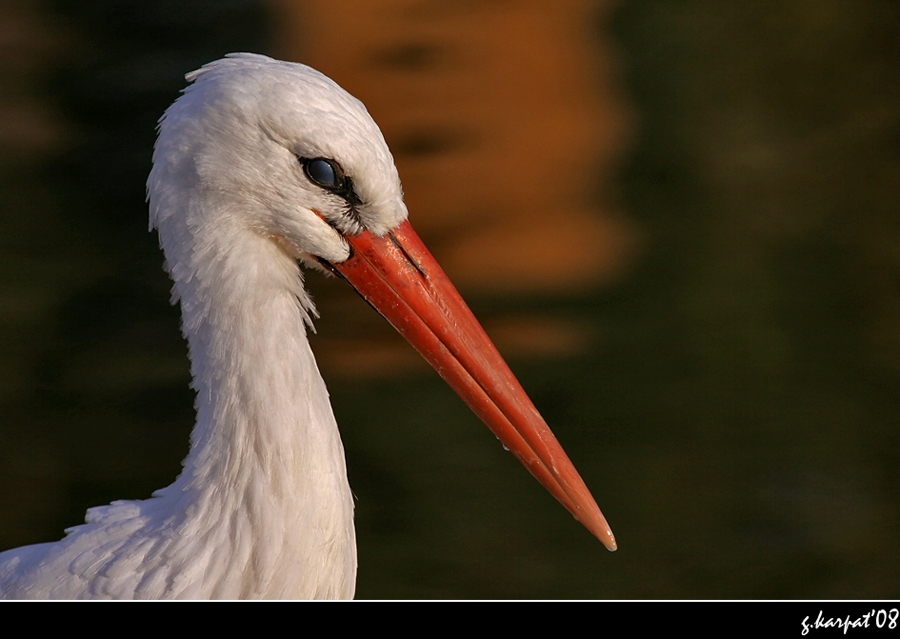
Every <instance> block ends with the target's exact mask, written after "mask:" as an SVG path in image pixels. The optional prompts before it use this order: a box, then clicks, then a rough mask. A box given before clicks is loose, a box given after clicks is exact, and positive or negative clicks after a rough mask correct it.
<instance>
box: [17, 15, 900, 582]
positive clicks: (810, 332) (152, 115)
mask: <svg viewBox="0 0 900 639" xmlns="http://www.w3.org/2000/svg"><path fill="white" fill-rule="evenodd" d="M420 4H422V5H430V4H432V3H429V2H422V3H420ZM341 10H343V11H352V9H350V8H343V9H341ZM0 11H2V12H4V16H0V20H2V22H3V24H4V28H3V30H2V31H0V69H2V71H0V109H2V110H0V114H5V115H3V119H4V121H5V124H4V125H3V126H2V127H0V145H2V147H0V151H2V155H0V225H2V232H0V241H2V251H0V323H2V330H0V361H2V362H3V367H2V372H0V407H2V410H0V548H3V549H5V548H8V547H14V546H17V545H22V544H26V543H34V542H39V541H50V540H53V539H57V538H59V537H60V536H61V533H62V530H63V528H65V527H67V526H71V525H75V524H77V523H80V522H81V521H83V516H84V511H85V509H86V508H88V507H90V506H95V505H100V504H104V503H108V502H109V501H112V500H114V499H120V498H129V499H138V498H145V497H147V496H149V494H150V493H151V492H152V491H153V490H154V489H156V488H160V487H162V486H165V485H167V484H168V483H170V482H171V481H172V480H173V479H174V477H175V475H176V474H177V473H178V471H179V469H180V461H181V459H182V458H183V457H184V455H185V453H186V451H187V441H188V433H189V431H190V427H191V425H192V423H193V410H192V395H191V393H190V391H189V390H188V387H187V385H188V382H189V377H188V364H187V360H186V349H185V347H184V344H183V341H182V339H181V336H180V334H179V330H178V321H179V320H178V312H177V310H176V309H174V308H172V307H171V306H169V304H168V289H169V283H168V281H167V279H166V276H165V274H164V273H163V271H162V269H161V268H160V267H161V262H162V259H161V255H160V253H159V251H158V248H157V241H156V237H155V235H151V234H148V233H147V221H146V220H147V216H146V205H145V203H144V180H145V179H146V174H147V172H148V170H149V162H150V149H151V148H152V144H153V139H154V125H155V122H156V120H157V118H158V117H159V115H160V114H161V113H162V112H163V110H164V109H165V108H166V106H167V105H168V104H169V103H171V101H172V100H173V99H174V98H175V97H176V96H177V92H178V90H180V88H182V87H183V84H184V82H183V79H182V78H183V74H184V73H185V72H187V71H189V70H192V69H194V68H196V67H198V66H200V65H201V64H203V63H205V62H208V61H210V60H212V59H215V58H218V57H221V55H223V54H224V53H227V52H230V51H235V50H251V51H257V52H261V53H273V54H274V53H277V51H275V50H274V45H273V44H272V32H273V30H272V27H271V22H272V18H271V16H272V15H273V13H272V12H271V10H270V9H269V8H267V7H265V6H262V5H259V4H256V3H253V2H250V1H248V0H231V1H229V2H212V1H208V2H207V1H203V0H189V1H187V2H174V1H168V0H156V1H147V2H142V3H134V2H128V1H126V0H88V1H81V2H74V1H71V0H55V1H45V2H37V1H33V2H32V1H26V0H7V3H6V6H5V8H2V9H0ZM596 14H597V18H596V20H594V22H592V23H591V24H590V25H589V27H590V28H591V29H594V30H595V31H596V33H597V37H598V38H603V39H606V40H608V41H610V40H611V41H612V43H613V48H614V51H615V53H616V55H617V56H618V58H617V63H616V64H617V68H618V69H619V72H618V81H619V82H620V84H621V86H620V90H621V91H622V92H623V94H625V95H627V96H628V98H627V99H628V101H629V102H630V105H629V106H630V109H631V110H632V116H631V117H632V118H633V123H632V125H631V126H632V128H633V133H632V134H631V138H630V147H629V150H628V153H627V157H626V159H625V160H624V161H622V162H621V163H620V165H619V170H618V173H617V174H616V176H615V179H614V180H613V186H612V188H611V189H610V188H609V187H608V186H604V187H603V189H602V190H603V193H599V192H598V194H597V197H603V198H607V199H608V198H612V199H613V200H615V201H616V203H617V206H618V207H619V208H620V209H621V210H622V211H623V212H624V213H625V214H626V215H627V216H628V217H629V219H630V220H632V222H633V223H634V225H635V227H636V228H638V229H640V233H641V237H642V241H641V246H642V248H641V250H640V253H639V255H638V257H637V258H636V259H635V262H634V264H633V265H632V266H631V267H630V271H629V273H628V274H627V276H626V277H623V278H621V280H620V281H618V282H617V283H616V284H615V285H611V286H606V287H604V288H600V289H597V290H595V291H594V292H589V293H580V294H575V295H555V296H552V295H530V296H522V295H519V296H515V297H506V298H504V297H496V296H488V295H477V294H476V295H475V297H474V299H472V300H471V301H472V306H473V308H474V309H475V311H476V313H477V314H480V315H483V316H485V317H486V318H488V319H490V318H491V317H497V316H500V317H504V316H509V315H511V314H515V313H520V312H522V313H526V314H527V313H544V314H549V315H553V316H557V317H564V318H567V319H568V320H571V321H572V322H576V323H580V324H581V325H586V326H590V327H591V333H592V334H594V335H596V336H599V337H597V338H596V339H593V340H589V342H588V344H589V345H588V346H585V347H583V348H582V349H581V351H580V352H579V353H578V354H576V355H571V356H568V357H565V358H559V357H557V358H552V359H546V358H543V359H542V358H540V357H524V356H523V357H513V358H512V359H511V364H512V365H513V368H514V369H515V370H516V372H517V373H518V374H519V375H520V379H521V381H522V383H523V385H524V386H525V388H526V389H528V390H529V392H530V394H531V395H532V398H533V399H534V401H535V403H536V405H537V406H538V407H539V409H540V410H541V411H542V412H543V414H544V416H545V417H546V419H547V421H548V423H550V424H551V426H552V427H553V428H554V431H555V432H556V433H557V435H558V436H559V438H560V440H561V441H562V442H563V444H564V446H565V447H566V449H567V450H568V451H569V452H570V456H571V457H572V459H573V461H574V462H575V464H576V466H578V468H579V469H580V470H581V472H582V474H583V476H584V478H585V480H586V482H587V483H588V485H589V486H591V487H592V489H593V491H594V494H595V496H596V497H597V500H598V502H599V504H600V506H601V508H602V509H603V511H604V513H605V514H606V515H607V517H608V518H609V520H610V523H611V525H612V527H613V530H614V531H615V533H616V536H617V538H618V540H619V542H620V550H619V551H618V552H617V553H615V554H609V553H607V552H606V551H604V550H603V549H602V547H601V546H600V544H599V543H598V542H597V541H596V540H594V539H593V538H592V537H590V536H589V535H588V534H587V533H586V532H585V531H584V530H582V529H581V527H580V526H579V525H577V524H576V523H575V522H573V521H572V519H571V518H570V517H569V516H568V515H567V514H566V513H565V512H564V511H563V510H562V509H560V508H559V506H558V505H557V504H556V503H555V502H554V501H553V500H552V498H550V497H549V496H547V495H546V494H545V492H544V490H543V489H542V488H540V486H539V485H538V484H536V483H535V482H534V480H533V479H532V478H531V477H530V476H528V475H527V473H525V472H524V471H523V470H522V469H521V467H519V465H518V464H517V463H516V462H515V461H514V460H513V459H512V457H511V456H509V455H507V454H506V453H504V451H503V450H502V448H501V447H500V446H498V445H497V444H496V441H495V440H494V438H493V437H492V436H490V435H489V434H488V433H487V432H486V431H485V430H484V428H483V426H481V425H480V424H479V423H478V422H477V420H476V418H474V417H473V416H472V415H470V414H469V412H468V409H467V408H466V407H465V406H464V405H463V404H462V402H460V401H459V400H458V399H457V398H456V397H455V396H454V395H453V393H452V392H451V391H450V390H449V389H448V388H446V387H445V385H444V384H443V382H441V381H440V380H439V379H438V378H437V377H436V376H435V375H432V374H430V373H422V374H417V373H414V372H413V373H407V374H405V375H401V376H393V377H384V378H381V379H378V378H371V377H370V378H357V379H347V378H340V377H338V378H337V379H335V380H327V381H329V388H330V390H331V393H332V398H333V403H334V405H335V413H336V415H337V418H338V423H339V424H341V427H342V434H343V437H344V442H345V446H346V450H347V458H348V468H349V474H350V478H351V483H352V486H353V488H354V492H355V494H356V495H357V497H358V503H357V531H358V533H357V535H358V540H359V561H360V570H359V586H358V591H357V596H358V597H360V598H398V597H400V598H435V597H439V598H473V597H479V598H522V597H527V598H558V597H566V598H792V599H793V598H897V597H900V576H898V574H900V559H898V553H897V551H896V547H897V543H898V541H900V526H898V524H900V522H898V504H900V499H898V493H900V481H898V477H900V475H898V461H900V459H898V456H900V455H898V452H900V429H898V419H900V215H898V206H897V197H898V194H900V81H898V74H900V38H898V37H897V34H898V27H900V4H898V3H896V2H894V1H893V0H817V1H816V2H811V1H809V0H779V1H775V0H770V1H761V2H754V3H730V2H715V1H712V0H685V1H680V2H676V1H672V0H665V1H664V0H640V1H638V0H634V1H630V2H629V1H622V2H620V3H618V5H617V6H615V8H614V9H613V10H612V11H611V12H610V10H609V9H608V8H604V9H602V10H601V8H598V9H597V12H596ZM309 28H314V25H310V27H309ZM301 61H302V60H301ZM338 80H339V81H340V78H338ZM547 173H548V175H547V179H548V180H565V179H566V167H565V166H553V167H548V171H547ZM401 177H402V176H401ZM598 182H599V180H598ZM503 186H504V185H498V188H503ZM459 188H460V189H465V185H460V187H459ZM599 190H600V187H598V191H599ZM610 190H611V193H612V194H610ZM320 279H321V278H316V277H311V278H310V280H311V281H310V285H311V286H313V287H319V288H316V289H314V290H316V291H317V295H319V296H321V297H322V298H324V300H325V306H327V300H328V299H329V296H330V293H329V292H328V291H329V288H328V284H327V283H324V286H323V283H322V282H320V281H316V280H320ZM359 308H360V311H359V312H360V313H361V314H366V313H368V312H369V309H368V308H366V307H365V305H363V304H362V303H360V306H359ZM333 315H334V314H333ZM340 319H341V318H340V317H334V316H328V315H327V314H326V313H324V311H323V318H322V320H320V322H319V327H320V339H327V337H328V335H329V331H336V332H340V330H341V329H340ZM330 326H333V327H334V328H329V327H330Z"/></svg>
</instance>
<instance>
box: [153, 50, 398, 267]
mask: <svg viewBox="0 0 900 639" xmlns="http://www.w3.org/2000/svg"><path fill="white" fill-rule="evenodd" d="M186 77H187V80H188V81H189V82H191V84H190V85H189V86H188V87H187V88H186V89H185V90H184V95H182V96H181V97H180V98H179V99H178V100H177V101H176V102H175V103H174V104H173V105H172V106H171V107H170V108H169V109H168V110H167V111H166V113H165V115H164V116H163V118H162V119H161V120H160V125H159V139H158V140H157V143H156V147H155V150H154V154H153V171H152V172H151V174H150V178H149V180H148V192H149V197H150V209H151V212H150V214H151V225H152V226H155V227H158V228H160V229H161V227H162V226H164V225H165V219H166V218H167V217H168V216H170V215H173V214H176V212H177V214H179V215H181V216H183V217H187V218H192V225H193V226H199V225H201V224H202V223H203V222H204V220H200V219H198V218H199V216H201V215H209V216H215V218H216V219H215V220H214V222H215V223H216V224H223V223H231V222H234V223H237V224H239V225H243V226H245V227H247V228H250V229H252V230H255V231H257V232H259V233H263V234H266V235H269V236H272V237H275V238H278V239H279V240H280V241H281V242H283V244H284V246H285V247H287V248H288V249H289V250H291V251H292V252H293V253H294V254H295V257H297V258H299V259H302V260H303V261H304V262H306V263H307V264H315V263H316V262H315V260H314V259H312V258H323V259H325V260H328V261H329V262H342V261H343V260H345V259H346V258H347V257H348V256H349V254H350V249H349V246H348V245H347V242H346V241H345V239H344V238H345V236H346V235H355V234H357V233H359V232H361V231H363V230H367V231H371V232H373V233H375V234H376V235H379V236H381V235H384V234H385V233H386V232H387V231H388V230H390V229H392V228H394V227H396V226H397V225H398V224H399V223H400V222H402V221H403V220H405V219H406V217H407V210H406V205H405V204H404V202H403V191H402V189H401V187H400V178H399V177H398V175H397V169H396V167H395V166H394V160H393V157H392V156H391V153H390V151H389V150H388V146H387V144H386V143H385V141H384V136H382V134H381V130H380V129H379V128H378V126H377V125H376V124H375V122H374V121H373V120H372V117H371V116H370V115H369V113H368V111H366V108H365V106H363V104H362V102H360V101H359V100H357V99H356V98H354V97H353V96H352V95H350V94H349V93H347V92H346V91H344V90H343V89H342V88H341V87H339V86H338V85H337V84H336V83H335V82H333V81H332V80H330V79H329V78H327V77H326V76H324V75H322V74H321V73H319V72H318V71H316V70H314V69H311V68H309V67H307V66H304V65H302V64H296V63H291V62H281V61H278V60H273V59H271V58H268V57H266V56H262V55H256V54H250V53H237V54H231V55H229V56H228V57H226V58H224V59H222V60H217V61H215V62H211V63H210V64H207V65H205V66H204V67H202V68H201V69H198V70H197V71H194V72H192V73H189V74H188V75H187V76H186ZM188 201H194V202H195V203H196V202H199V201H203V202H210V201H215V202H216V205H215V206H214V207H200V206H197V205H195V206H193V207H190V208H186V207H185V206H184V203H185V202H188ZM205 209H211V210H205ZM161 230H162V229H161Z"/></svg>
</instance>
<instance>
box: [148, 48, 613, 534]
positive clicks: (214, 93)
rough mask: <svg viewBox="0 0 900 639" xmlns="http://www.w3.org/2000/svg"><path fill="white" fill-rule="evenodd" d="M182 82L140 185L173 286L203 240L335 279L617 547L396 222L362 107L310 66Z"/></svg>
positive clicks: (221, 72)
mask: <svg viewBox="0 0 900 639" xmlns="http://www.w3.org/2000/svg"><path fill="white" fill-rule="evenodd" d="M187 79H188V80H189V81H190V82H191V83H192V84H191V85H190V86H189V87H188V88H187V89H185V91H184V95H183V96H181V97H180V98H179V99H178V100H177V101H176V102H175V103H174V104H173V105H172V107H170V108H169V110H168V111H166V114H165V115H164V116H163V119H162V120H161V121H160V133H159V140H158V141H157V144H156V148H155V151H154V155H153V170H152V172H151V174H150V178H149V180H148V193H149V199H150V215H151V225H153V226H156V227H157V228H158V229H159V232H160V240H161V243H162V244H163V247H164V249H165V251H166V256H167V259H168V260H169V261H170V263H169V268H170V271H172V275H173V278H175V279H176V282H178V281H179V278H181V280H182V281H189V280H191V279H192V278H194V275H195V274H196V273H197V272H198V271H200V270H202V269H203V268H204V266H205V265H206V263H207V262H204V260H203V259H202V258H197V257H196V256H197V255H201V256H202V255H203V254H204V248H203V247H204V246H207V245H209V244H211V243H212V242H211V241H210V240H209V239H208V238H213V237H214V238H216V242H218V247H217V249H218V250H219V251H220V252H221V251H222V250H223V246H222V245H227V244H228V242H229V241H231V240H233V239H234V238H239V237H242V236H243V237H245V236H246V233H247V232H252V233H257V234H260V235H263V236H265V237H270V238H272V239H273V241H275V242H277V243H278V244H279V245H281V246H282V247H283V248H285V249H286V250H287V251H288V252H289V253H290V254H291V255H292V256H293V257H296V258H298V259H301V260H303V261H304V262H306V263H308V264H313V265H315V266H317V267H319V268H324V269H326V270H328V271H330V272H332V273H334V274H335V275H337V276H338V277H341V278H343V279H345V280H346V281H347V282H348V283H349V284H350V285H351V286H352V287H353V288H355V289H356V290H357V292H359V293H360V295H362V296H363V297H364V298H365V299H366V300H367V301H368V302H369V303H370V304H371V305H372V306H374V307H375V308H376V309H377V310H378V311H379V312H380V313H381V314H382V315H384V317H385V318H386V319H387V320H388V321H389V322H391V324H393V326H394V327H395V328H396V329H397V330H398V331H399V332H400V333H401V334H402V335H403V336H404V337H406V338H407V339H408V340H409V341H410V342H411V343H412V345H413V346H414V347H415V348H416V349H417V350H418V351H419V353H421V354H422V356H423V357H425V359H426V360H428V362H429V363H430V364H431V365H432V366H434V368H435V369H436V370H437V371H438V372H439V373H440V374H441V376H442V377H443V378H444V379H445V380H446V381H447V382H448V383H449V384H450V386H451V387H453V389H454V390H456V392H457V393H459V395H460V396H461V397H462V398H463V400H464V401H465V402H466V403H467V404H469V406H470V407H471V408H472V409H473V410H474V411H475V413H477V414H478V416H479V417H481V418H482V420H484V422H485V423H486V424H487V425H488V427H489V428H490V429H491V430H492V431H493V432H494V433H495V434H496V435H497V437H498V438H499V439H500V440H501V441H502V442H503V444H504V445H505V447H506V448H507V449H509V450H510V451H511V452H512V453H513V454H515V455H516V456H517V457H518V458H519V460H520V461H522V463H523V464H525V466H526V467H527V468H528V470H529V471H530V472H531V473H532V474H533V475H534V476H535V477H536V478H537V479H538V480H539V481H540V482H541V483H542V484H543V485H544V486H545V487H546V488H547V489H548V490H549V491H550V492H551V493H552V494H553V496H554V497H556V498H557V499H558V500H559V501H560V502H562V503H563V505H564V506H565V507H566V508H567V509H568V510H569V511H570V512H571V513H572V514H573V515H574V516H575V517H576V518H577V519H578V520H579V521H581V522H582V523H583V524H584V525H585V526H586V527H587V528H588V529H589V530H590V531H591V532H592V533H593V534H594V535H596V536H597V537H598V538H600V540H601V541H602V542H603V543H604V544H605V545H606V546H607V547H608V548H609V549H610V550H614V549H615V547H616V543H615V539H614V538H613V536H612V532H611V531H610V529H609V526H608V524H607V523H606V520H605V519H604V517H603V515H602V514H601V512H600V509H599V508H598V507H597V505H596V503H595V502H594V500H593V497H591V495H590V492H589V491H588V489H587V487H586V486H585V485H584V482H583V481H582V480H581V477H580V476H579V475H578V472H577V471H576V470H575V468H574V466H573V465H572V463H571V462H570V461H569V459H568V457H567V456H566V454H565V452H564V451H563V449H562V447H560V445H559V443H558V442H557V440H556V438H555V437H554V436H553V433H552V432H550V429H549V428H548V427H547V425H546V423H545V422H544V420H543V418H542V417H541V416H540V414H539V413H538V411H537V410H536V409H535V407H534V405H533V404H532V403H531V400H529V398H528V396H527V395H526V394H525V392H524V390H522V387H521V386H520V385H519V383H518V381H517V380H516V378H515V376H514V375H513V374H512V372H511V371H510V370H509V368H508V367H507V366H506V363H505V362H504V361H503V358H502V357H501V356H500V355H499V353H498V352H497V350H496V348H495V347H494V345H493V344H492V343H491V340H490V339H489V338H488V337H487V335H486V334H485V333H484V331H483V329H482V328H481V326H480V325H479V323H478V321H477V320H476V319H475V318H474V316H473V315H472V313H471V311H469V309H468V307H467V306H466V304H465V303H464V302H463V300H462V298H461V297H460V296H459V293H457V291H456V289H455V288H454V287H453V285H452V284H451V283H450V280H449V279H448V278H447V276H446V275H445V274H444V272H443V270H441V268H440V266H438V264H437V262H436V261H435V260H434V258H433V257H432V256H431V254H430V253H429V252H428V250H427V249H426V248H425V246H424V245H423V244H422V242H421V240H419V238H418V236H417V235H416V234H415V232H414V231H413V229H412V227H411V226H410V225H409V223H408V222H407V221H406V218H407V211H406V206H405V205H404V203H403V193H402V190H401V188H400V180H399V178H398V176H397V170H396V168H395V167H394V162H393V158H392V157H391V154H390V151H388V147H387V144H386V143H385V141H384V138H383V136H382V135H381V131H380V130H379V129H378V126H377V125H376V124H375V123H374V121H373V120H372V118H371V117H370V116H369V114H368V112H367V111H366V109H365V107H364V106H363V105H362V103H361V102H360V101H359V100H357V99H356V98H354V97H352V96H351V95H350V94H348V93H347V92H346V91H344V90H343V89H341V88H340V87H339V86H338V85H337V84H335V83H334V82H332V81H331V80H329V79H328V78H326V77H325V76H323V75H322V74H320V73H318V72H317V71H314V70H313V69H310V68H309V67H306V66H303V65H301V64H293V63H288V62H278V61H275V60H272V59H270V58H267V57H264V56H259V55H251V54H246V53H242V54H233V55H231V56H228V57H227V58H225V59H223V60H219V61H217V62H213V63H211V64H208V65H206V66H204V67H203V68H201V69H200V70H198V71H195V72H193V73H191V74H188V76H187ZM185 247H188V248H185ZM226 250H235V249H234V248H233V247H230V246H229V247H227V249H226ZM207 255H208V253H207ZM173 256H175V258H174V260H173ZM173 261H174V262H175V263H173ZM179 271H181V272H180V273H179ZM176 286H177V284H176Z"/></svg>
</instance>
